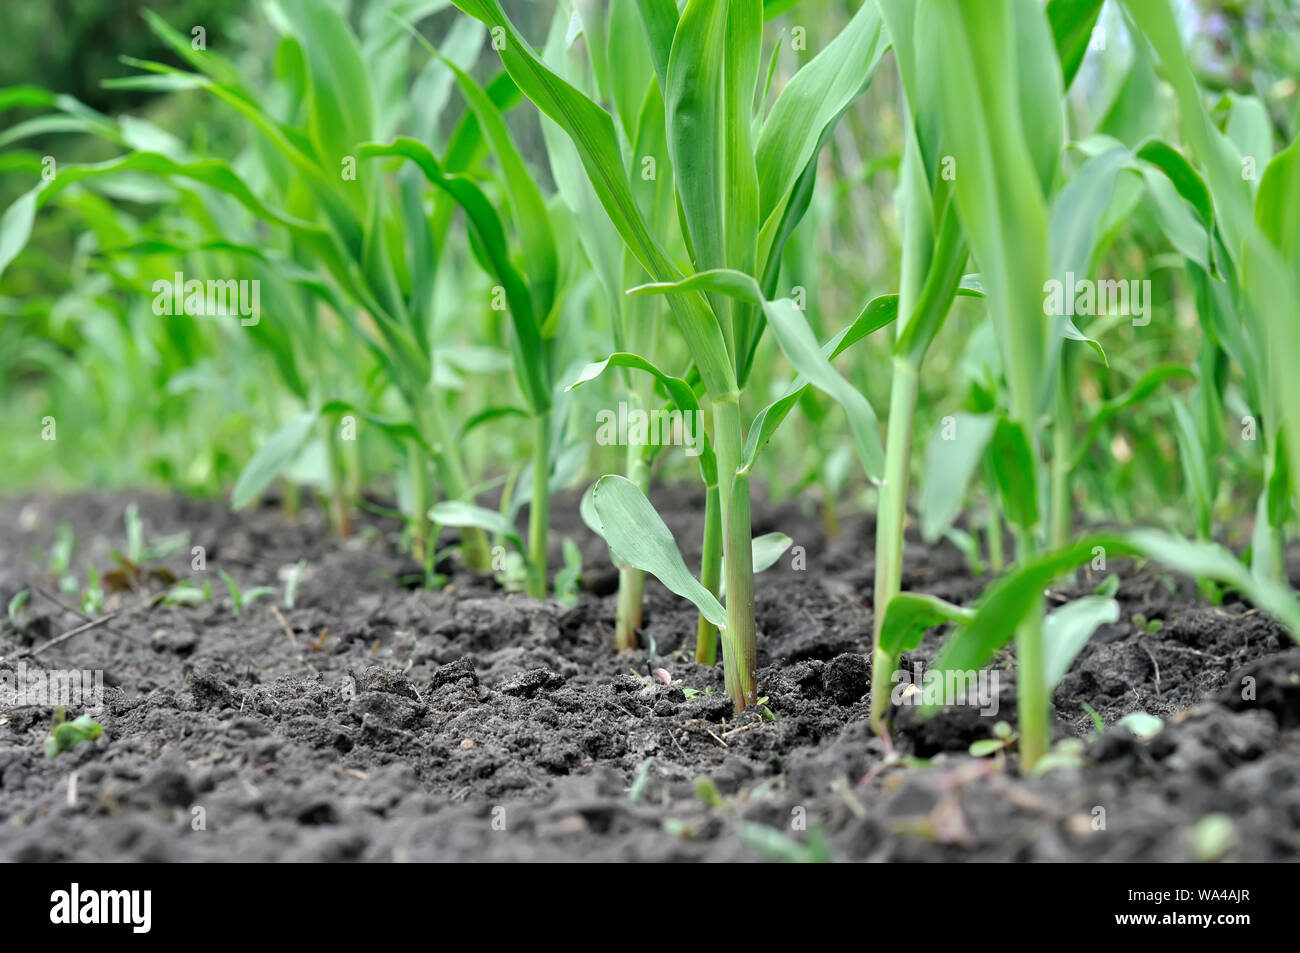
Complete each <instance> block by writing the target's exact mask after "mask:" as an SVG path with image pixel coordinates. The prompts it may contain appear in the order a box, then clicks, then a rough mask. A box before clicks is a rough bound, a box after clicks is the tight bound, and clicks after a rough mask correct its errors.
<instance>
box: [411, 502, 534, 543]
mask: <svg viewBox="0 0 1300 953" xmlns="http://www.w3.org/2000/svg"><path fill="white" fill-rule="evenodd" d="M429 520H430V522H433V523H436V524H437V525H439V526H454V527H456V528H457V529H465V528H466V527H473V528H475V529H481V530H484V531H486V532H489V533H492V534H493V535H495V536H500V537H502V538H503V539H505V540H507V541H509V542H510V543H512V544H513V545H514V546H515V548H516V549H518V550H519V551H520V552H523V549H524V544H523V541H522V540H520V538H519V534H518V532H516V530H515V527H514V524H513V523H511V522H510V521H509V520H508V519H506V518H505V517H504V516H502V515H501V514H500V513H498V512H497V511H496V510H489V509H487V508H486V507H483V506H476V505H474V504H473V503H466V502H465V501H463V500H443V501H442V502H441V503H435V504H434V505H433V506H431V507H429Z"/></svg>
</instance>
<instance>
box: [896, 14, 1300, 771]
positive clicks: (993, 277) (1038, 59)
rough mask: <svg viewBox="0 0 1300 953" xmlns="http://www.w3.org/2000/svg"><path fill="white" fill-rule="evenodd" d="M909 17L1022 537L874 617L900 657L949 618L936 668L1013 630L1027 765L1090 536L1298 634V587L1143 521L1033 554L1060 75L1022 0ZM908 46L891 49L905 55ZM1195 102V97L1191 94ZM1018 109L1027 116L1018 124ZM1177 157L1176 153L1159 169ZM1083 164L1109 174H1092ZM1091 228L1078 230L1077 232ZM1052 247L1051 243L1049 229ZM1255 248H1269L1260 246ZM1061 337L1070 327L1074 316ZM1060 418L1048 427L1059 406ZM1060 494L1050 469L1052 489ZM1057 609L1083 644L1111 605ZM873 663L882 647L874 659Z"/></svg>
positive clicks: (1042, 733) (1048, 399)
mask: <svg viewBox="0 0 1300 953" xmlns="http://www.w3.org/2000/svg"><path fill="white" fill-rule="evenodd" d="M1076 9H1078V8H1076ZM1092 15H1093V16H1095V11H1093V14H1092ZM1148 15H1149V11H1148ZM1139 19H1141V18H1140V17H1139ZM913 24H914V26H915V29H916V33H917V35H918V36H919V37H922V38H923V39H924V40H925V45H926V47H927V48H929V49H933V50H935V51H936V54H937V55H940V56H942V58H943V60H944V62H945V64H946V68H945V70H944V71H942V77H941V79H940V80H939V81H938V82H937V83H936V84H935V86H934V87H931V93H932V95H933V96H934V99H933V107H934V109H935V113H934V114H933V115H934V116H936V117H937V118H939V119H941V120H942V122H941V123H939V124H937V125H938V126H939V128H942V130H943V136H944V137H945V143H946V147H947V148H949V149H950V150H951V152H952V155H953V156H954V157H955V158H956V161H957V163H958V167H959V168H961V167H963V166H964V168H965V171H960V172H959V173H958V174H957V175H956V177H955V180H954V192H955V203H956V207H957V210H958V212H959V215H960V219H961V225H962V228H963V230H964V232H965V234H966V236H967V239H968V241H969V243H970V247H971V251H972V254H973V256H974V257H975V259H976V261H977V262H979V264H980V273H981V275H982V281H983V284H984V285H985V287H986V288H987V291H988V302H989V307H990V310H991V313H992V317H993V326H994V329H995V333H996V335H997V336H998V339H999V343H1000V345H1001V357H1002V362H1003V369H1004V374H1005V377H1006V382H1007V395H1008V397H1007V399H1008V404H1009V409H1008V413H1007V414H1006V415H1005V416H1001V417H999V419H998V420H997V421H996V423H995V424H994V425H993V426H992V429H991V433H990V434H989V436H988V439H989V440H990V441H991V447H992V470H993V475H994V478H995V481H996V483H997V486H998V489H999V492H1000V496H1001V498H1002V505H1003V511H1004V512H1005V513H1006V516H1007V520H1008V522H1009V523H1010V524H1011V527H1012V530H1013V532H1014V534H1015V538H1016V542H1017V552H1016V561H1017V566H1016V567H1015V568H1014V569H1013V570H1012V571H1011V572H1009V573H1008V574H1007V575H1006V576H1005V577H1003V579H1001V580H999V581H998V582H997V583H995V584H994V586H993V587H991V588H990V590H989V591H988V592H987V593H986V594H985V596H984V598H983V599H982V600H981V603H980V606H979V607H978V609H977V610H968V609H961V608H958V607H955V606H950V605H947V604H946V603H942V602H941V601H940V600H935V599H932V598H930V597H924V596H911V595H908V594H902V595H898V596H894V597H893V598H892V599H891V600H890V602H889V603H888V605H887V607H886V608H885V612H884V618H883V619H882V621H881V624H880V636H879V643H880V650H881V652H882V653H883V654H884V655H885V657H887V658H893V657H896V655H897V653H898V652H899V651H902V650H904V649H906V648H911V647H914V646H915V644H916V642H917V640H918V639H919V635H920V633H921V632H923V631H924V630H925V629H926V628H929V627H930V626H932V625H936V624H939V623H941V622H950V623H955V624H956V625H957V627H958V632H957V635H956V636H954V637H953V638H952V639H951V640H950V643H949V645H948V647H947V648H946V649H945V650H944V651H943V652H942V653H941V655H940V657H939V659H938V660H937V662H936V664H937V666H938V667H939V668H940V669H944V668H953V669H966V668H975V667H979V666H982V665H983V664H986V663H987V662H988V661H989V660H990V659H991V658H992V652H993V651H995V650H996V649H997V648H998V647H1000V646H1001V645H1002V644H1003V643H1005V641H1006V640H1007V639H1008V638H1009V633H1010V632H1011V631H1013V630H1014V631H1015V638H1016V649H1017V652H1016V656H1017V678H1018V689H1019V707H1020V751H1021V757H1022V761H1023V763H1024V764H1026V765H1027V766H1029V767H1032V766H1033V765H1034V764H1035V763H1036V762H1037V761H1038V760H1039V759H1040V758H1041V757H1042V756H1043V754H1044V753H1045V752H1046V750H1047V746H1048V743H1049V741H1050V734H1049V730H1048V723H1047V716H1048V707H1049V706H1048V699H1049V698H1050V691H1051V688H1052V686H1053V684H1054V680H1053V679H1051V678H1049V662H1048V655H1049V646H1050V651H1051V652H1057V651H1059V650H1060V646H1059V643H1060V642H1061V641H1062V637H1061V635H1060V633H1059V632H1057V633H1055V634H1054V638H1053V641H1052V642H1051V643H1049V642H1046V641H1045V619H1044V612H1043V601H1042V595H1041V593H1042V591H1043V588H1044V587H1045V586H1046V585H1047V584H1049V583H1050V582H1051V581H1053V580H1054V579H1055V578H1057V577H1058V576H1059V575H1061V574H1062V573H1064V572H1065V571H1067V570H1068V569H1070V568H1072V567H1073V566H1075V565H1078V564H1080V563H1082V562H1084V561H1086V559H1087V558H1088V556H1087V554H1089V553H1092V552H1093V551H1094V549H1095V547H1102V549H1103V550H1104V551H1107V552H1109V553H1112V554H1115V553H1118V554H1130V555H1140V556H1142V557H1145V558H1151V559H1156V560H1159V561H1161V562H1163V563H1165V564H1166V565H1169V566H1171V567H1173V568H1175V569H1179V570H1182V571H1185V572H1188V573H1190V574H1193V575H1196V576H1197V577H1198V578H1213V579H1218V580H1221V581H1224V582H1226V583H1228V584H1230V585H1232V586H1234V587H1235V588H1237V589H1238V590H1239V591H1241V592H1243V593H1246V594H1248V595H1249V596H1250V597H1251V598H1252V600H1253V601H1255V602H1256V604H1259V605H1264V606H1268V607H1270V608H1269V611H1271V612H1273V613H1274V614H1275V615H1276V616H1277V617H1278V618H1280V619H1282V620H1283V621H1284V622H1285V623H1286V624H1287V626H1288V628H1290V630H1291V632H1292V633H1293V635H1297V637H1300V630H1297V628H1296V624H1297V622H1300V617H1298V616H1297V615H1296V612H1295V609H1296V604H1295V600H1294V598H1293V597H1291V596H1290V594H1289V593H1288V592H1287V591H1286V590H1285V589H1284V588H1283V587H1281V586H1279V585H1277V584H1276V583H1274V582H1272V581H1271V580H1261V579H1258V578H1256V577H1253V576H1252V575H1251V574H1250V573H1249V572H1247V571H1245V570H1244V569H1243V568H1242V567H1241V565H1240V564H1239V563H1237V562H1236V560H1235V559H1233V558H1232V557H1231V556H1230V555H1229V554H1228V553H1227V552H1226V551H1224V550H1222V549H1220V548H1218V547H1217V546H1215V545H1214V544H1199V545H1196V546H1193V545H1191V544H1185V543H1180V542H1179V541H1177V540H1175V539H1173V538H1170V537H1166V536H1163V535H1161V534H1158V533H1154V532H1150V531H1147V532H1134V533H1131V534H1127V535H1125V534H1115V535H1110V536H1094V537H1091V538H1087V537H1085V539H1084V540H1082V541H1080V542H1077V543H1075V544H1072V545H1070V546H1066V547H1064V548H1058V549H1056V550H1055V551H1053V552H1048V553H1046V554H1043V547H1042V539H1041V535H1040V529H1041V519H1040V504H1039V501H1040V500H1042V499H1044V498H1046V497H1047V495H1048V494H1047V481H1046V480H1045V478H1044V474H1043V469H1042V466H1041V464H1040V458H1041V450H1040V437H1039V431H1040V424H1039V421H1040V419H1041V418H1042V416H1043V415H1044V413H1046V412H1048V411H1049V410H1050V409H1051V408H1052V407H1053V406H1054V403H1055V406H1056V408H1057V411H1058V413H1060V402H1061V401H1062V400H1063V399H1064V397H1063V389H1062V388H1061V386H1060V382H1059V381H1058V380H1055V379H1054V378H1053V374H1052V373H1049V372H1050V371H1052V370H1057V371H1059V365H1058V362H1057V358H1056V357H1055V355H1056V354H1057V352H1058V349H1059V341H1060V339H1061V338H1062V337H1063V336H1065V335H1064V333H1063V332H1065V330H1066V324H1065V322H1064V321H1062V319H1061V318H1060V317H1059V316H1058V317H1057V319H1056V322H1055V326H1053V323H1052V322H1049V321H1047V320H1045V319H1044V317H1043V311H1042V309H1041V304H1040V298H1039V296H1040V294H1041V292H1042V289H1043V288H1045V287H1046V280H1045V279H1046V276H1048V275H1050V274H1051V270H1050V268H1051V265H1050V264H1049V262H1050V258H1049V255H1050V253H1051V252H1050V250H1051V249H1052V248H1053V247H1054V246H1053V243H1052V241H1051V239H1050V237H1049V211H1048V203H1047V197H1048V196H1049V195H1050V193H1051V191H1052V186H1053V182H1054V181H1055V178H1056V174H1057V168H1056V163H1057V161H1058V151H1059V146H1060V144H1059V142H1058V139H1059V125H1058V124H1056V123H1055V121H1054V119H1053V118H1051V117H1055V116H1057V114H1058V110H1059V103H1058V102H1056V100H1058V99H1059V97H1060V93H1061V89H1062V73H1061V72H1059V66H1058V62H1057V60H1056V59H1055V58H1053V57H1051V56H1050V52H1049V53H1048V55H1044V52H1045V51H1050V50H1051V49H1052V48H1053V47H1052V44H1051V43H1050V42H1048V38H1049V37H1051V36H1052V33H1051V24H1050V23H1049V21H1048V19H1047V16H1046V14H1045V13H1044V12H1043V11H1042V10H1040V9H1039V8H1038V7H1037V5H1036V4H1033V3H1032V2H1026V3H1018V2H1006V3H988V4H981V5H979V6H977V7H976V6H967V5H960V4H957V3H933V4H924V5H921V6H919V7H917V8H916V10H915V20H914V21H913ZM1013 24H1014V27H1013ZM1058 26H1059V24H1058ZM1168 26H1169V27H1170V28H1171V30H1172V32H1162V33H1161V34H1160V36H1161V38H1162V40H1163V41H1164V42H1165V43H1168V42H1169V41H1170V38H1171V37H1176V36H1177V31H1176V30H1173V29H1172V22H1170V23H1169V24H1168ZM904 29H905V27H904ZM1088 29H1089V26H1088V24H1087V22H1086V21H1084V22H1083V24H1082V30H1083V31H1084V32H1085V33H1086V32H1087V31H1088ZM1070 32H1071V31H1070V30H1069V29H1066V30H1063V31H1062V30H1059V29H1058V36H1060V35H1062V34H1064V35H1066V36H1067V37H1068V35H1069V34H1070ZM900 33H902V30H900V31H899V32H897V33H896V34H895V36H894V41H895V44H896V46H897V45H899V43H900V35H899V34H900ZM1008 50H1013V51H1014V55H1008V53H1007V51H1008ZM1163 56H1164V58H1165V60H1166V62H1168V61H1169V60H1170V59H1172V58H1173V55H1172V53H1171V52H1169V51H1168V50H1167V51H1166V52H1165V53H1164V54H1163ZM903 59H904V58H903V57H900V62H901V61H902V60H903ZM900 68H902V67H900ZM1198 95H1199V94H1198ZM1196 104H1197V106H1198V107H1199V102H1197V103H1196ZM1188 105H1190V103H1189V104H1188ZM918 116H921V117H926V113H925V111H924V109H922V110H920V111H918ZM1021 117H1029V118H1030V119H1031V120H1032V121H1028V122H1024V123H1022V122H1021ZM919 125H920V124H919ZM931 128H934V127H933V126H932V127H931ZM1105 155H1108V156H1113V158H1114V161H1116V162H1128V161H1129V160H1128V158H1127V156H1126V154H1125V150H1123V149H1118V150H1108V151H1107V152H1106V153H1105ZM1163 158H1165V159H1170V157H1168V156H1164V157H1163ZM1170 162H1171V166H1172V165H1175V164H1174V163H1173V162H1172V160H1170ZM1182 165H1183V166H1185V163H1183V164H1182ZM1084 168H1085V169H1088V168H1089V166H1085V167H1084ZM1091 168H1092V169H1094V170H1095V169H1096V168H1097V167H1096V166H1092V167H1091ZM1185 171H1186V170H1185V169H1183V167H1182V166H1177V168H1176V170H1175V171H1174V172H1173V173H1170V177H1171V178H1173V177H1175V176H1177V175H1178V174H1180V173H1183V174H1185ZM1090 178H1091V179H1092V180H1094V181H1104V180H1105V179H1104V177H1098V176H1096V175H1093V176H1091V177H1090ZM1153 181H1163V180H1160V179H1154V180H1153ZM1076 183H1082V184H1081V185H1079V189H1078V191H1079V192H1083V191H1084V190H1085V189H1086V188H1088V187H1089V186H1090V185H1092V184H1093V182H1090V181H1089V179H1088V178H1081V179H1078V180H1076ZM1067 192H1068V190H1067ZM1063 197H1064V198H1066V201H1065V202H1064V203H1063V204H1064V205H1065V207H1066V208H1067V209H1068V208H1070V207H1071V205H1072V202H1071V201H1070V200H1069V199H1070V198H1071V197H1070V196H1068V195H1066V194H1065V193H1063ZM1079 207H1082V206H1079ZM1081 217H1082V216H1081V214H1080V212H1079V211H1077V210H1076V211H1075V212H1074V213H1073V214H1069V215H1066V216H1064V221H1065V222H1066V223H1067V224H1069V223H1071V222H1075V223H1076V224H1075V228H1076V229H1077V220H1078V219H1079V218H1081ZM1053 224H1055V223H1053ZM1243 228H1244V226H1243ZM1093 230H1095V229H1090V230H1085V231H1084V234H1088V233H1089V232H1090V231H1093ZM1192 235H1193V240H1192V243H1193V244H1199V248H1198V251H1199V253H1200V254H1201V255H1202V256H1203V255H1204V253H1205V249H1206V244H1207V243H1205V242H1198V241H1197V233H1196V232H1195V230H1193V231H1192ZM1094 246H1095V242H1094V241H1093V240H1092V239H1089V240H1086V241H1083V242H1082V243H1081V244H1080V245H1079V248H1080V250H1081V251H1082V254H1083V258H1084V260H1085V261H1086V259H1088V258H1090V257H1091V255H1092V251H1091V249H1092V248H1093V247H1094ZM1055 247H1057V248H1059V247H1060V243H1059V242H1058V244H1057V245H1056V246H1055ZM1262 254H1264V255H1265V257H1268V255H1269V252H1268V251H1267V250H1265V251H1263V252H1262ZM1066 260H1068V258H1067V259H1066ZM1203 260H1204V259H1203ZM1069 336H1073V337H1080V336H1081V335H1079V333H1078V332H1077V329H1074V331H1073V333H1071V334H1070V335H1069ZM1057 424H1058V427H1059V426H1060V421H1059V420H1058V421H1057ZM1058 450H1059V453H1060V454H1061V455H1062V458H1063V459H1068V454H1069V452H1070V451H1069V448H1068V446H1065V447H1061V448H1058ZM1062 492H1063V486H1062V484H1061V482H1060V481H1058V486H1057V493H1058V496H1059V495H1061V493H1062ZM1067 609H1068V610H1070V614H1069V617H1068V619H1066V620H1057V624H1056V626H1055V628H1056V629H1058V630H1060V629H1068V630H1069V631H1070V633H1071V634H1070V635H1069V637H1068V638H1066V639H1065V640H1064V641H1066V642H1068V643H1069V644H1075V643H1076V642H1077V643H1078V644H1081V641H1079V640H1081V639H1086V638H1087V636H1088V635H1089V634H1091V632H1092V631H1093V630H1094V629H1095V628H1096V626H1097V625H1099V624H1101V623H1102V622H1104V621H1106V620H1107V619H1108V618H1110V617H1111V615H1112V613H1113V611H1114V609H1113V607H1111V606H1108V605H1106V603H1105V602H1104V601H1089V602H1087V603H1085V604H1083V605H1080V606H1078V607H1077V608H1076V606H1075V605H1072V606H1069V607H1067ZM1065 611H1066V610H1060V612H1065ZM1072 657H1073V656H1072V655H1071V656H1070V658H1072ZM880 661H881V659H880V657H879V656H878V657H877V660H876V664H877V666H879V665H880ZM1067 667H1068V662H1067ZM1051 671H1052V672H1057V673H1058V674H1057V676H1056V677H1058V678H1059V674H1063V672H1064V669H1061V668H1059V665H1056V664H1055V663H1054V664H1053V666H1052V669H1051ZM879 678H880V671H879V668H877V672H876V676H875V684H876V686H879V685H880V684H881V683H880V681H879ZM876 691H877V693H878V692H879V688H878V687H877V689H876ZM873 708H874V709H875V710H876V711H877V712H880V711H883V708H884V701H883V699H881V698H880V697H879V694H877V695H876V697H875V698H874V701H873Z"/></svg>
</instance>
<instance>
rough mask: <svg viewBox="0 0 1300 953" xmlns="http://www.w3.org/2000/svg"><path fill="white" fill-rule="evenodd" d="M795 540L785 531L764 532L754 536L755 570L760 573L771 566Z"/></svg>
mask: <svg viewBox="0 0 1300 953" xmlns="http://www.w3.org/2000/svg"><path fill="white" fill-rule="evenodd" d="M792 543H794V540H793V539H791V538H790V537H789V536H787V535H785V533H764V534H763V535H762V536H755V537H754V544H753V558H754V572H756V573H760V572H762V571H763V570H764V569H769V568H771V567H772V566H773V565H774V564H775V563H776V561H777V560H778V559H780V558H781V554H782V553H784V552H785V551H786V550H787V549H789V548H790V546H791V544H792Z"/></svg>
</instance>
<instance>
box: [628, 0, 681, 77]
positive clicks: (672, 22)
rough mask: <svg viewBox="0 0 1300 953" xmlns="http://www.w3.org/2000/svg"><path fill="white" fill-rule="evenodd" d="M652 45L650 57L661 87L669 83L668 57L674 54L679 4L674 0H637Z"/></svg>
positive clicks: (642, 21)
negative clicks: (674, 37)
mask: <svg viewBox="0 0 1300 953" xmlns="http://www.w3.org/2000/svg"><path fill="white" fill-rule="evenodd" d="M636 5H637V10H638V11H639V12H640V14H641V23H642V25H643V27H644V28H645V33H646V41H647V42H648V43H649V45H650V59H651V60H652V61H653V63H654V68H655V75H656V76H658V78H659V87H660V89H663V88H665V87H666V86H667V85H668V59H669V57H670V56H671V55H672V49H673V36H674V35H675V34H676V33H677V4H676V3H675V2H674V0H636Z"/></svg>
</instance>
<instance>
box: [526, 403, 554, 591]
mask: <svg viewBox="0 0 1300 953" xmlns="http://www.w3.org/2000/svg"><path fill="white" fill-rule="evenodd" d="M550 477H551V415H550V413H549V412H547V413H543V414H539V415H538V416H537V417H535V418H534V420H533V498H532V499H531V500H530V501H529V503H528V594H529V595H530V596H532V597H533V598H534V599H545V598H546V537H547V532H548V530H549V529H550V525H551V497H550Z"/></svg>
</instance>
